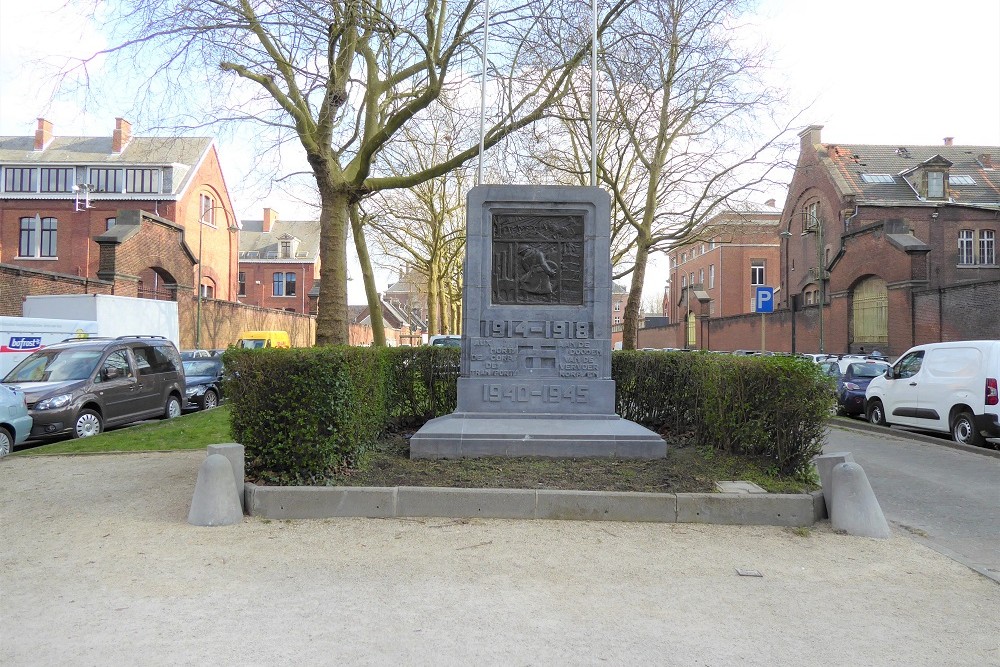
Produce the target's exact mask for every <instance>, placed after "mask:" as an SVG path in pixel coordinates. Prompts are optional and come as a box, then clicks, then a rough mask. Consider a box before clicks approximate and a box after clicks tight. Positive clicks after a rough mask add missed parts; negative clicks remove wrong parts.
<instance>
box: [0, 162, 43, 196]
mask: <svg viewBox="0 0 1000 667" xmlns="http://www.w3.org/2000/svg"><path fill="white" fill-rule="evenodd" d="M37 174H38V170H37V169H31V168H28V167H5V168H4V170H3V188H4V190H5V191H6V192H34V191H35V190H36V189H37V183H36V182H35V179H36V178H37Z"/></svg>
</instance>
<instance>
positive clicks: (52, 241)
mask: <svg viewBox="0 0 1000 667" xmlns="http://www.w3.org/2000/svg"><path fill="white" fill-rule="evenodd" d="M58 227H59V222H58V221H57V220H56V219H55V218H42V234H41V238H40V241H41V243H40V244H39V246H40V247H39V253H38V254H39V256H41V257H56V256H57V254H56V231H57V228H58Z"/></svg>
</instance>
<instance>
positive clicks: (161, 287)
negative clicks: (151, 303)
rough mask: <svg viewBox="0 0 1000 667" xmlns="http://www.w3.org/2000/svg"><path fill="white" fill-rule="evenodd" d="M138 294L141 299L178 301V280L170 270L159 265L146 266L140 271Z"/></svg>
mask: <svg viewBox="0 0 1000 667" xmlns="http://www.w3.org/2000/svg"><path fill="white" fill-rule="evenodd" d="M136 296H138V297H139V298H140V299H158V300H160V301H176V300H177V281H176V280H175V279H174V277H173V276H172V275H170V273H169V272H168V271H166V270H164V269H162V268H160V267H158V266H151V267H148V268H145V269H143V270H142V271H141V272H140V273H139V284H138V285H137V286H136Z"/></svg>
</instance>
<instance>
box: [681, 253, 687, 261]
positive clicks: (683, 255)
mask: <svg viewBox="0 0 1000 667" xmlns="http://www.w3.org/2000/svg"><path fill="white" fill-rule="evenodd" d="M681 261H682V262H686V261H688V254H687V253H686V252H682V253H681Z"/></svg>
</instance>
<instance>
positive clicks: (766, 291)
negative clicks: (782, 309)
mask: <svg viewBox="0 0 1000 667" xmlns="http://www.w3.org/2000/svg"><path fill="white" fill-rule="evenodd" d="M753 305H754V312H755V313H773V312H774V288H773V287H766V286H764V285H758V286H757V289H756V291H755V292H754V297H753Z"/></svg>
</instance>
